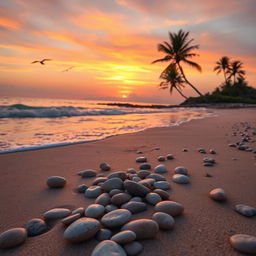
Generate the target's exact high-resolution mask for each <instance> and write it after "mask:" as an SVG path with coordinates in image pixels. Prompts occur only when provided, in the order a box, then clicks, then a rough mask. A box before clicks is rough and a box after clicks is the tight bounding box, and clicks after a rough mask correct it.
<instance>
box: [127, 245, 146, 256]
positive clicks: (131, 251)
mask: <svg viewBox="0 0 256 256" xmlns="http://www.w3.org/2000/svg"><path fill="white" fill-rule="evenodd" d="M124 250H125V251H126V253H127V255H128V256H136V255H138V254H139V253H140V252H142V251H143V245H142V244H141V243H139V242H137V241H134V242H131V243H129V244H125V245H124Z"/></svg>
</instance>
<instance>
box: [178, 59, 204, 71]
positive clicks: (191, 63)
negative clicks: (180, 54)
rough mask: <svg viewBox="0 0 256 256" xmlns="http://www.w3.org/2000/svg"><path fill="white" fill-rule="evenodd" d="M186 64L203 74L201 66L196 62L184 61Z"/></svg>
mask: <svg viewBox="0 0 256 256" xmlns="http://www.w3.org/2000/svg"><path fill="white" fill-rule="evenodd" d="M183 61H184V62H185V63H187V64H188V65H190V66H191V67H193V68H195V69H197V70H198V71H199V72H202V68H201V66H200V65H199V64H197V63H196V62H193V61H190V60H183Z"/></svg>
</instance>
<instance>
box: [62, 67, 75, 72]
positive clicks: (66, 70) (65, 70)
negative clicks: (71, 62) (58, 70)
mask: <svg viewBox="0 0 256 256" xmlns="http://www.w3.org/2000/svg"><path fill="white" fill-rule="evenodd" d="M74 67H75V66H71V67H69V68H67V69H64V70H62V72H68V71H69V70H70V69H72V68H74Z"/></svg>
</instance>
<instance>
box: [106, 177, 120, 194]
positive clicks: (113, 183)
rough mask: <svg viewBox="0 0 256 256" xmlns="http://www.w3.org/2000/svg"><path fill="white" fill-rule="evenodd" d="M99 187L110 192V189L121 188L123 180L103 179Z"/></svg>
mask: <svg viewBox="0 0 256 256" xmlns="http://www.w3.org/2000/svg"><path fill="white" fill-rule="evenodd" d="M101 188H102V189H103V190H104V191H106V192H110V191H111V190H112V189H122V188H123V181H122V180H121V179H120V178H112V179H109V180H107V181H105V182H104V183H103V184H102V185H101Z"/></svg>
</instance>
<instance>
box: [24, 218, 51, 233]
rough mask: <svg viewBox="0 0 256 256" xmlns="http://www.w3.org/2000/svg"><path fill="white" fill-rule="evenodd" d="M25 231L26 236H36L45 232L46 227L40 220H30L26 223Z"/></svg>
mask: <svg viewBox="0 0 256 256" xmlns="http://www.w3.org/2000/svg"><path fill="white" fill-rule="evenodd" d="M26 230H27V232H28V236H38V235H41V234H43V233H44V232H46V231H47V225H46V224H45V222H44V220H42V219H37V218H36V219H32V220H30V221H28V222H27V224H26Z"/></svg>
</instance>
